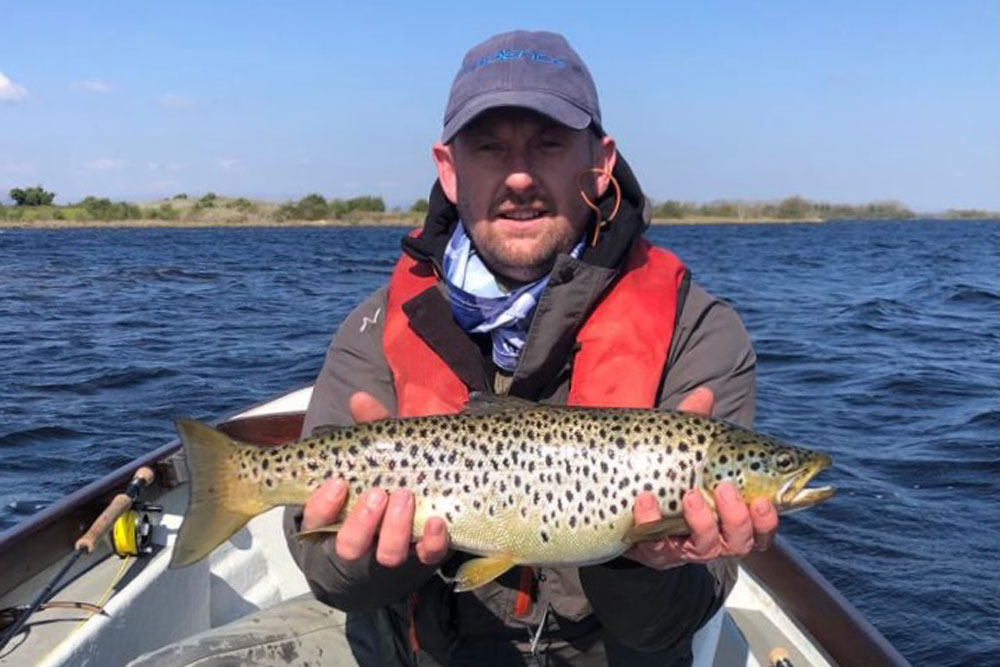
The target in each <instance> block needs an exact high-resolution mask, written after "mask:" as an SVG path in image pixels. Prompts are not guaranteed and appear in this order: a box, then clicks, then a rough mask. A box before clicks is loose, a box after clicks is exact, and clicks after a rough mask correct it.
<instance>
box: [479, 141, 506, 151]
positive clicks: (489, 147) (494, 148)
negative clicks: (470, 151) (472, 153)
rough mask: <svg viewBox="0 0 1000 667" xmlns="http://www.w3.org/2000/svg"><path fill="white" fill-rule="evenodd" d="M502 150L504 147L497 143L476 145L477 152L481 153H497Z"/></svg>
mask: <svg viewBox="0 0 1000 667" xmlns="http://www.w3.org/2000/svg"><path fill="white" fill-rule="evenodd" d="M500 150H502V146H500V144H499V143H498V142H496V141H487V142H484V143H481V144H477V145H476V151H477V152H479V153H497V152H499V151H500Z"/></svg>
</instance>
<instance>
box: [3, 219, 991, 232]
mask: <svg viewBox="0 0 1000 667" xmlns="http://www.w3.org/2000/svg"><path fill="white" fill-rule="evenodd" d="M387 217H388V216H387ZM969 219H970V218H899V219H898V221H907V222H909V221H921V220H947V221H954V222H962V221H963V220H969ZM977 219H978V218H977ZM995 219H996V218H983V220H995ZM877 220H878V221H879V222H888V221H891V220H897V219H890V218H878V219H877ZM825 222H836V220H824V219H822V218H800V219H779V218H743V219H740V218H723V217H697V218H653V219H652V220H651V221H650V226H657V227H659V226H670V225H800V224H811V225H818V224H823V223H825ZM422 224H423V219H420V220H416V219H409V220H407V219H406V218H405V217H403V218H398V219H381V220H364V221H359V220H338V219H329V220H286V221H282V222H277V221H274V220H266V219H261V220H243V221H239V222H236V221H231V222H230V221H218V220H191V221H178V220H155V219H139V220H110V221H102V220H0V229H208V228H226V227H230V228H240V227H257V228H281V227H419V226H420V225H422ZM612 224H613V223H612Z"/></svg>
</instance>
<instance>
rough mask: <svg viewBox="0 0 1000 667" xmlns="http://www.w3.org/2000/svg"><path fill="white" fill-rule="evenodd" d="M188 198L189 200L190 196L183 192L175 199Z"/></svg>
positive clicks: (175, 196)
mask: <svg viewBox="0 0 1000 667" xmlns="http://www.w3.org/2000/svg"><path fill="white" fill-rule="evenodd" d="M187 198H188V196H187V194H186V193H184V192H182V193H180V194H178V195H174V199H187Z"/></svg>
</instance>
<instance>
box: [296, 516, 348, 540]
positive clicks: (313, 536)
mask: <svg viewBox="0 0 1000 667" xmlns="http://www.w3.org/2000/svg"><path fill="white" fill-rule="evenodd" d="M343 527H344V522H343V521H338V522H337V523H331V524H330V525H329V526H320V527H319V528H313V529H312V530H303V531H299V532H298V533H295V538H296V539H299V540H302V541H305V542H319V541H320V540H321V539H323V538H324V537H326V536H327V535H336V534H337V533H339V532H340V529H341V528H343Z"/></svg>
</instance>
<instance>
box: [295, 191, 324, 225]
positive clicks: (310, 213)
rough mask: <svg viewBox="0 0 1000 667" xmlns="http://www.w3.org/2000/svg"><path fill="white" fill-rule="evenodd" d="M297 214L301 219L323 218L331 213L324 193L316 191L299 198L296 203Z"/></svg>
mask: <svg viewBox="0 0 1000 667" xmlns="http://www.w3.org/2000/svg"><path fill="white" fill-rule="evenodd" d="M295 208H296V209H297V210H296V213H297V216H296V217H298V218H299V219H300V220H322V219H323V218H325V217H327V216H328V215H330V208H329V206H328V205H327V203H326V199H324V198H323V195H318V194H316V193H312V194H308V195H306V196H305V197H303V198H302V199H300V200H299V203H298V204H296V205H295Z"/></svg>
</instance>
